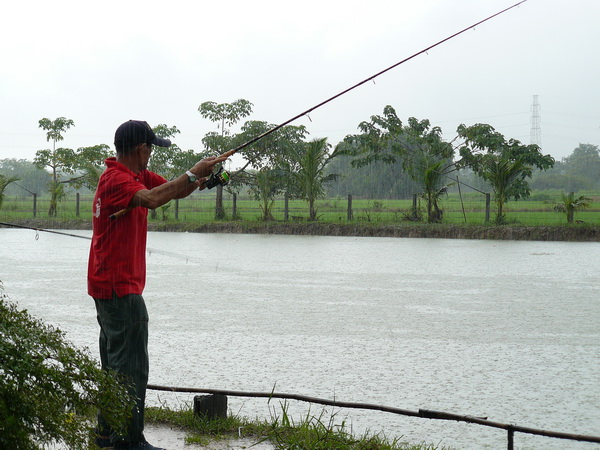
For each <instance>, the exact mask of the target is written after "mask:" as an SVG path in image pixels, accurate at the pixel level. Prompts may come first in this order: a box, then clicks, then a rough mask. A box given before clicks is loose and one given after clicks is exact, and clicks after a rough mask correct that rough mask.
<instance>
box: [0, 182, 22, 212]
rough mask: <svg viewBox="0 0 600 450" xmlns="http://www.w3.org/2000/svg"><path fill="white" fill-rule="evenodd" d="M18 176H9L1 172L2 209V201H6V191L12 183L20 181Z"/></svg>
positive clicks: (0, 203) (0, 206) (0, 207)
mask: <svg viewBox="0 0 600 450" xmlns="http://www.w3.org/2000/svg"><path fill="white" fill-rule="evenodd" d="M18 180H19V179H18V178H17V177H7V176H4V175H1V174H0V209H2V203H3V202H4V191H5V190H6V188H7V187H8V185H9V184H10V183H14V182H15V181H18Z"/></svg>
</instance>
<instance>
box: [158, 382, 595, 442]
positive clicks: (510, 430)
mask: <svg viewBox="0 0 600 450" xmlns="http://www.w3.org/2000/svg"><path fill="white" fill-rule="evenodd" d="M148 389H151V390H156V391H167V392H181V393H199V394H213V395H225V396H227V395H229V396H232V397H261V398H269V399H271V398H279V399H286V400H298V401H302V402H308V403H316V404H320V405H327V406H335V407H338V408H354V409H368V410H375V411H383V412H388V413H392V414H399V415H403V416H411V417H421V418H424V419H439V420H455V421H458V422H467V423H474V424H477V425H483V426H486V427H491V428H500V429H503V430H506V431H507V438H508V447H507V448H508V450H513V449H514V435H515V433H524V434H533V435H538V436H545V437H550V438H556V439H567V440H572V441H582V442H594V443H600V436H589V435H583V434H573V433H563V432H558V431H550V430H541V429H537V428H530V427H522V426H519V425H514V424H507V423H500V422H494V421H491V420H488V419H487V417H475V416H469V415H460V414H452V413H446V412H442V411H432V410H427V409H419V410H417V411H414V410H408V409H401V408H394V407H391V406H383V405H375V404H369V403H356V402H342V401H339V400H328V399H323V398H318V397H308V396H305V395H299V394H285V393H279V392H245V391H230V390H224V389H204V388H186V387H170V386H158V385H154V384H149V385H148Z"/></svg>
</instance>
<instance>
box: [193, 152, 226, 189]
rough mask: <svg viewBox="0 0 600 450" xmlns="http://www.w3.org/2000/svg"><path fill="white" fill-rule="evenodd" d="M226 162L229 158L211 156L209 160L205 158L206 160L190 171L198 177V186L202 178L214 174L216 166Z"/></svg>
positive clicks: (199, 162)
mask: <svg viewBox="0 0 600 450" xmlns="http://www.w3.org/2000/svg"><path fill="white" fill-rule="evenodd" d="M226 160H227V156H224V155H221V156H209V157H207V158H204V159H202V160H200V161H198V162H197V163H196V164H195V165H194V167H192V168H191V169H190V172H192V173H193V174H194V175H196V176H197V177H198V180H197V181H196V183H197V184H198V182H199V181H200V178H204V177H208V176H209V175H210V174H211V173H212V172H213V170H214V169H215V166H216V165H217V164H220V163H222V162H223V161H226ZM204 181H206V180H204Z"/></svg>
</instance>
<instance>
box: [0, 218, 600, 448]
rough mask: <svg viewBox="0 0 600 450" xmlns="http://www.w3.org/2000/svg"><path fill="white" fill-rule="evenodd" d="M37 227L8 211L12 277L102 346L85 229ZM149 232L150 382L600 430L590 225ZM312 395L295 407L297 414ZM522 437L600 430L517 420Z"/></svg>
mask: <svg viewBox="0 0 600 450" xmlns="http://www.w3.org/2000/svg"><path fill="white" fill-rule="evenodd" d="M72 233H78V234H80V235H83V236H89V235H90V233H89V232H72ZM35 236H36V232H34V231H25V230H7V229H0V280H2V281H3V283H4V288H5V293H6V294H8V295H9V297H10V298H11V300H13V301H16V302H18V303H19V304H20V305H21V306H22V307H24V308H27V309H28V310H29V311H30V312H31V313H32V314H33V315H35V316H37V317H39V318H42V319H44V320H45V321H47V322H49V323H52V324H54V325H56V326H58V327H60V328H62V329H63V330H65V331H67V333H68V337H69V338H70V339H71V340H72V341H73V342H74V343H75V344H77V345H79V346H87V347H89V348H90V349H91V352H92V354H94V355H95V354H96V353H97V350H96V341H97V334H98V329H97V323H96V320H95V310H94V307H93V301H92V300H91V299H90V298H89V297H88V296H87V294H86V279H85V277H86V269H87V255H88V249H89V241H87V240H85V239H77V238H73V237H66V236H61V235H53V234H47V233H40V234H39V239H38V240H36V239H35ZM148 247H149V248H150V251H149V255H148V283H147V286H146V291H145V294H144V297H145V299H146V303H147V305H148V310H149V313H150V352H151V372H150V383H152V384H160V385H169V386H188V387H204V388H215V389H232V390H245V391H261V392H270V391H271V390H273V389H275V391H277V392H286V393H296V394H304V395H308V396H314V397H322V398H329V399H333V398H335V399H338V400H340V401H350V402H366V403H375V404H382V405H386V406H392V407H398V408H402V409H411V410H417V409H419V408H423V409H431V410H438V411H445V412H451V413H455V414H464V415H475V416H485V417H488V418H489V419H490V420H494V421H498V422H504V423H513V424H518V425H522V426H528V427H534V428H543V429H549V430H554V431H563V432H569V433H579V434H592V435H600V383H599V382H600V299H599V295H600V279H599V277H598V270H599V268H600V245H599V244H597V243H565V242H516V241H467V240H446V239H402V238H355V237H319V236H272V235H231V234H184V233H149V239H148ZM190 400H191V397H190V396H188V395H187V394H185V395H184V394H166V393H157V392H150V395H149V403H153V404H157V403H158V402H166V403H168V404H171V405H179V404H181V403H182V402H187V401H190ZM229 405H230V409H231V410H232V412H233V413H236V414H238V413H239V414H241V415H245V416H249V417H254V416H261V417H268V416H269V414H270V413H269V408H271V409H273V408H274V409H275V411H276V412H280V411H281V409H280V406H279V402H271V404H270V405H267V401H266V400H264V399H258V400H254V399H253V400H249V399H244V398H230V399H229ZM306 407H307V406H306V404H291V405H290V410H291V411H292V413H293V414H298V416H297V417H296V418H297V419H300V415H301V414H302V413H303V412H305V408H306ZM311 408H312V409H311V412H313V413H314V414H317V415H318V414H320V411H321V407H319V406H314V405H313V406H312V407H311ZM331 412H334V413H336V419H337V420H339V421H341V420H345V421H346V425H347V426H348V427H351V428H352V430H353V431H354V432H355V433H362V432H364V431H365V430H366V429H369V430H371V431H372V432H378V431H384V432H385V433H386V435H387V436H390V437H398V436H402V439H403V440H407V441H412V442H421V441H426V442H429V443H433V444H439V445H440V446H451V447H455V448H473V449H477V448H506V442H507V441H506V433H505V432H504V431H501V430H496V429H491V428H484V427H481V426H478V425H470V424H462V423H458V422H446V421H436V420H428V419H416V418H409V417H404V416H396V415H392V414H389V413H382V412H373V411H367V412H365V411H358V410H347V409H344V410H334V411H331V410H330V409H328V410H327V414H330V413H331ZM328 417H329V416H327V418H328ZM515 444H516V446H517V448H536V449H537V448H540V449H541V448H544V449H545V448H582V449H589V448H598V446H595V445H593V444H584V443H579V444H578V443H576V442H573V441H561V440H555V439H549V438H543V437H535V436H526V435H522V434H517V435H516V436H515Z"/></svg>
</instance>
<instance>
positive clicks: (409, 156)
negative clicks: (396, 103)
mask: <svg viewBox="0 0 600 450" xmlns="http://www.w3.org/2000/svg"><path fill="white" fill-rule="evenodd" d="M358 128H359V129H360V130H361V131H362V134H359V135H354V136H347V137H346V139H345V140H344V145H343V147H341V150H340V152H341V153H344V154H349V155H353V156H355V157H356V159H355V160H354V161H353V162H352V164H353V165H354V166H356V167H363V166H365V165H368V164H372V163H373V162H376V161H382V162H385V163H387V164H395V163H396V162H397V161H401V163H402V168H403V169H404V171H405V172H406V173H407V174H408V175H409V176H410V177H411V178H412V180H413V181H414V182H415V183H416V185H417V186H418V187H419V192H420V193H421V197H422V198H423V199H424V200H425V203H426V205H427V220H428V222H430V223H434V222H440V221H441V219H442V210H441V208H440V207H439V200H440V197H441V196H442V195H443V194H445V193H446V192H447V190H448V187H449V186H450V185H451V184H452V183H448V182H447V181H446V180H447V179H449V178H448V174H449V173H451V172H453V171H455V170H456V167H455V166H454V164H453V162H452V158H453V155H454V149H453V148H452V145H450V144H449V143H447V142H444V141H443V139H442V130H441V128H439V127H432V126H431V124H430V122H429V121H428V120H426V119H424V120H420V121H419V120H417V119H415V118H414V117H410V118H409V119H408V124H407V125H403V124H402V121H401V120H400V119H399V118H398V116H397V115H396V111H395V110H394V108H392V107H391V106H389V105H388V106H386V107H385V108H384V110H383V116H372V117H371V121H370V122H362V123H361V124H360V125H359V127H358Z"/></svg>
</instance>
